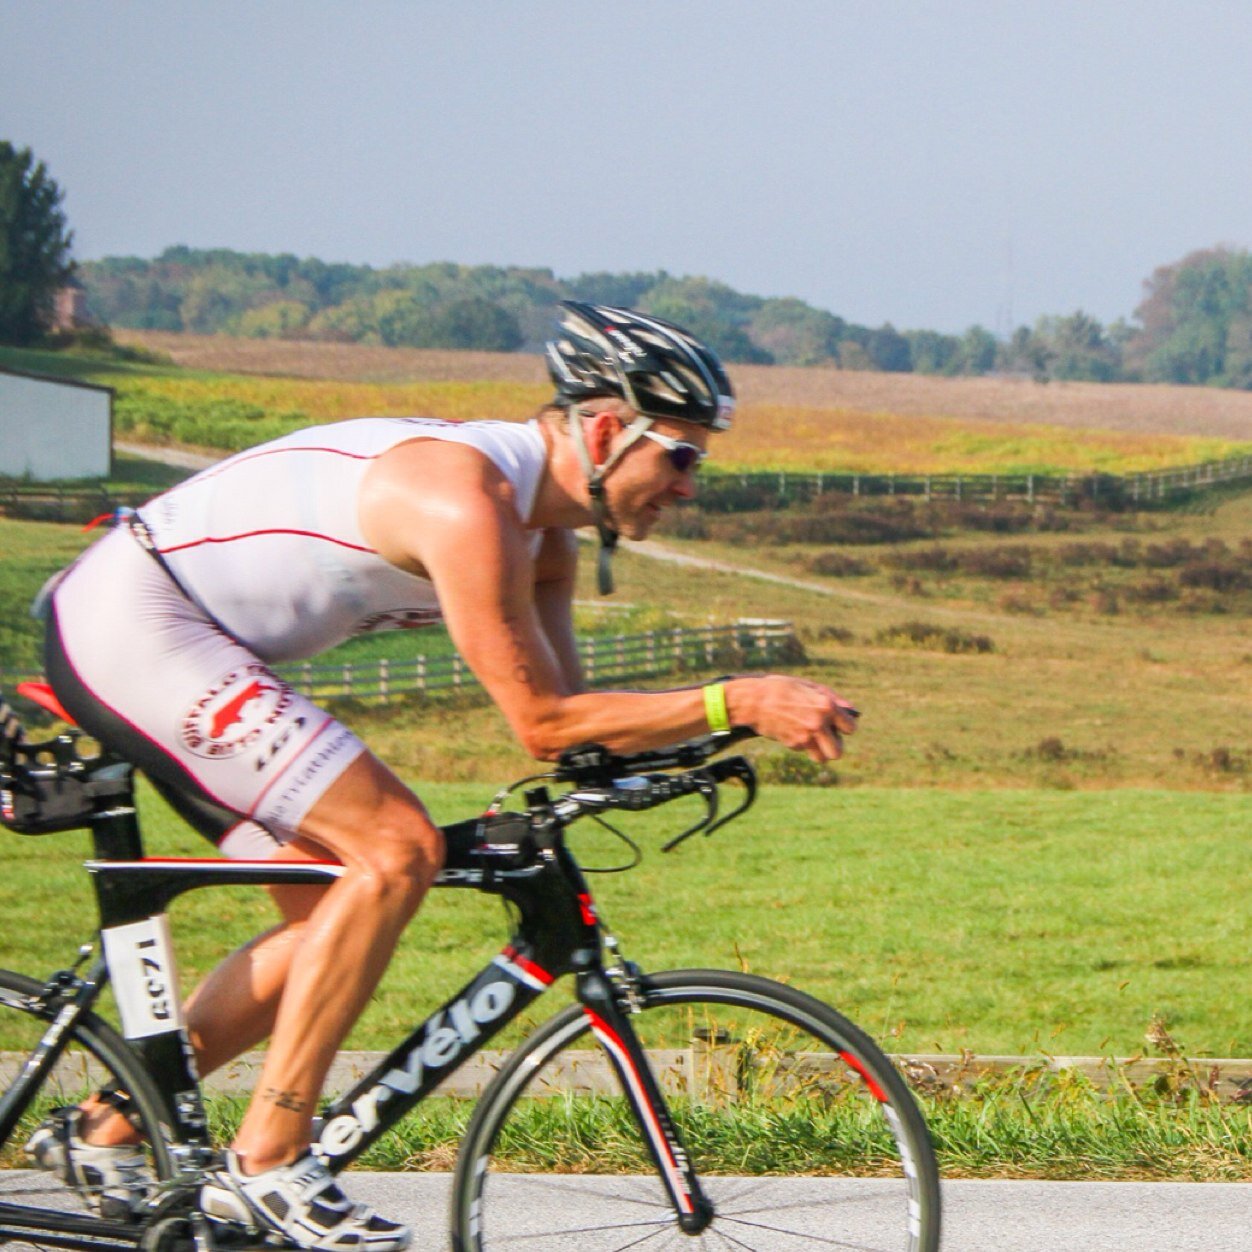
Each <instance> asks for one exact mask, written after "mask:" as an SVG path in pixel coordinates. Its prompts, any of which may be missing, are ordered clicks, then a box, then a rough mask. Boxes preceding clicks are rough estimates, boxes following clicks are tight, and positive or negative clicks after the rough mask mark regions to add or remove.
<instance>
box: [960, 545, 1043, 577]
mask: <svg viewBox="0 0 1252 1252" xmlns="http://www.w3.org/2000/svg"><path fill="white" fill-rule="evenodd" d="M957 562H958V564H959V565H960V568H961V572H962V573H965V574H976V575H978V576H979V577H981V578H1029V577H1030V570H1031V552H1030V549H1029V548H1027V547H1024V546H1023V545H1021V544H1015V545H1012V546H1002V547H990V548H970V549H969V550H967V551H965V552H962V553H960V554H959V556H958V557H957Z"/></svg>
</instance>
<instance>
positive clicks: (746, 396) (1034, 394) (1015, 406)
mask: <svg viewBox="0 0 1252 1252" xmlns="http://www.w3.org/2000/svg"><path fill="white" fill-rule="evenodd" d="M118 337H119V339H121V340H122V341H124V342H127V343H133V344H136V345H139V346H143V347H145V348H148V349H151V350H155V351H156V352H158V353H161V354H163V355H165V356H166V357H168V359H170V360H171V361H175V362H177V363H178V364H180V365H184V366H186V367H187V368H189V369H194V370H209V371H221V372H224V373H230V374H272V375H278V376H283V377H292V378H324V379H335V380H345V379H352V380H358V381H364V382H415V381H449V380H457V379H465V378H475V379H481V380H491V381H507V382H514V383H522V384H530V385H534V386H539V387H546V382H547V379H546V374H545V370H544V366H543V362H542V360H541V358H540V357H538V356H531V355H524V354H519V353H515V352H507V353H506V352H437V351H429V350H425V349H419V348H381V347H378V348H375V347H368V346H366V345H363V344H334V343H305V342H300V341H285V340H279V339H265V340H261V339H238V338H234V337H232V336H228V335H181V334H170V333H167V332H162V331H136V330H124V331H119V332H118ZM731 374H732V377H733V380H734V383H735V388H736V391H737V393H738V395H739V397H740V399H741V401H742V403H743V406H744V410H743V417H744V420H745V421H749V420H751V419H752V416H753V413H754V411H755V409H756V406H758V405H762V406H767V405H780V406H784V407H790V408H796V409H836V410H844V411H846V412H848V413H858V414H887V413H894V414H898V415H900V416H905V417H952V418H960V419H964V420H969V419H973V420H976V421H984V422H1001V423H1009V424H1011V425H1019V424H1035V425H1045V426H1065V427H1072V428H1075V429H1094V430H1124V431H1131V432H1135V433H1157V434H1175V435H1190V434H1201V435H1212V436H1216V437H1218V438H1223V439H1236V440H1247V439H1252V395H1250V394H1249V393H1248V392H1241V391H1223V390H1219V389H1217V388H1213V387H1168V386H1158V385H1135V384H1122V383H1119V384H1117V385H1108V384H1102V383H1048V384H1039V383H1035V382H1032V381H1030V380H1029V379H1022V378H932V377H926V376H924V375H913V374H880V373H866V372H861V371H858V370H836V369H818V368H807V369H804V368H790V367H781V366H762V365H734V366H732V367H731Z"/></svg>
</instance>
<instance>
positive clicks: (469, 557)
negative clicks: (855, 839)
mask: <svg viewBox="0 0 1252 1252" xmlns="http://www.w3.org/2000/svg"><path fill="white" fill-rule="evenodd" d="M361 524H362V528H363V530H364V532H365V535H366V537H367V539H368V540H369V541H370V543H371V544H373V546H374V547H375V548H376V549H377V550H378V552H379V553H380V555H382V556H384V557H385V558H386V559H387V560H390V561H391V562H392V563H393V564H395V565H397V566H399V567H400V568H402V569H409V570H412V571H413V572H415V573H420V574H423V575H425V576H427V577H429V578H430V579H431V580H432V581H433V582H434V584H435V588H436V590H437V592H438V594H439V603H440V606H441V608H442V610H443V613H444V618H445V620H446V621H447V624H448V630H449V632H450V634H451V635H452V640H453V642H454V643H455V644H456V646H457V648H458V650H459V651H460V653H461V655H462V656H463V657H464V658H465V660H466V661H467V662H468V663H469V666H470V668H471V669H472V670H473V671H474V673H475V674H476V675H477V677H478V679H479V681H480V682H482V684H483V686H484V687H485V688H486V689H487V692H488V693H489V694H490V696H491V698H492V699H493V700H494V701H495V702H496V704H497V705H498V706H499V708H500V711H501V712H502V713H503V714H504V716H505V718H506V719H507V720H508V722H509V725H510V726H511V727H512V728H513V731H514V733H515V734H516V735H517V737H518V739H519V740H520V741H521V743H522V744H523V746H524V747H525V748H526V749H527V751H529V752H530V753H531V755H533V756H535V757H538V758H540V759H542V760H551V759H554V758H555V757H556V756H558V755H559V754H560V753H561V752H562V751H564V750H565V749H566V748H569V747H573V746H575V745H577V744H580V743H588V742H596V743H602V744H604V745H605V746H606V747H608V748H610V749H612V750H614V751H618V752H638V751H642V750H644V749H646V748H655V747H662V746H664V745H666V744H670V743H674V742H676V741H678V740H681V739H687V738H690V737H691V736H693V735H698V734H703V733H704V732H705V731H707V729H708V722H707V719H706V715H705V708H704V697H703V693H702V692H701V690H700V688H698V687H696V688H684V689H680V690H677V691H656V692H651V691H649V692H617V691H597V692H581V691H574V692H571V691H570V689H569V685H568V681H567V678H566V675H565V673H564V672H563V670H562V666H561V661H560V659H559V656H558V652H557V649H556V648H554V646H553V643H552V641H551V640H550V639H549V637H548V635H547V633H546V632H545V630H544V625H543V619H542V617H541V614H540V610H539V606H538V604H537V603H536V597H535V567H534V563H533V561H532V559H531V556H530V551H529V546H528V542H527V532H526V531H525V529H524V528H523V527H522V525H521V523H520V521H519V520H518V517H517V512H516V509H515V507H514V504H513V498H512V492H511V489H510V488H509V485H508V483H507V482H506V481H505V480H504V478H503V476H502V475H501V474H500V472H499V471H498V470H497V469H496V468H495V466H494V465H492V464H491V463H490V461H488V460H487V459H486V458H484V457H482V456H481V455H479V454H478V453H476V452H474V451H472V450H471V449H467V448H464V447H461V446H459V445H454V444H436V443H433V442H423V443H420V444H417V443H415V444H407V445H403V446H402V447H400V448H396V449H393V450H392V451H391V452H389V453H388V454H387V455H386V456H385V457H384V458H381V459H380V463H379V464H377V465H376V466H375V467H373V468H372V469H371V471H370V477H369V479H367V482H366V484H365V486H364V488H363V492H362V498H361ZM726 698H727V706H728V711H729V714H730V720H731V722H732V724H735V725H746V726H751V727H752V728H753V729H755V730H756V731H757V732H758V733H760V734H762V735H766V736H767V737H769V738H771V739H775V740H777V741H778V742H780V743H783V744H785V745H786V746H787V747H790V748H795V749H798V750H801V751H804V752H807V753H808V754H809V756H811V757H812V758H813V759H814V760H819V761H822V760H834V759H836V758H837V757H838V756H839V755H840V742H839V734H840V733H850V732H851V731H852V730H854V729H855V722H854V720H853V717H852V715H851V714H848V713H845V712H843V710H844V709H846V708H847V707H848V706H847V704H846V703H845V702H843V701H841V700H840V699H839V698H838V697H837V696H835V694H834V692H832V691H830V690H829V689H828V688H826V687H823V686H821V685H820V684H818V683H812V682H807V681H805V680H801V679H794V678H789V677H786V676H783V675H777V674H775V675H766V676H763V677H761V678H747V679H733V680H731V681H730V682H728V683H727V685H726Z"/></svg>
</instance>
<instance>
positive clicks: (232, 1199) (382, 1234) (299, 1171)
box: [200, 1151, 412, 1252]
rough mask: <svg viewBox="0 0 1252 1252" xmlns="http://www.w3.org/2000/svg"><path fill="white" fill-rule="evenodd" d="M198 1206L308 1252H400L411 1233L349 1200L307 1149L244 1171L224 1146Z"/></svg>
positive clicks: (206, 1180) (407, 1243) (220, 1218)
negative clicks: (254, 1171) (286, 1159)
mask: <svg viewBox="0 0 1252 1252" xmlns="http://www.w3.org/2000/svg"><path fill="white" fill-rule="evenodd" d="M200 1207H201V1208H202V1209H203V1210H204V1212H205V1214H206V1215H207V1216H209V1217H211V1218H217V1219H218V1220H220V1221H230V1222H241V1223H243V1224H245V1225H250V1226H256V1225H260V1226H263V1227H265V1228H267V1229H269V1230H272V1231H274V1232H276V1233H277V1234H280V1235H282V1236H283V1238H284V1239H286V1240H287V1241H288V1242H290V1243H294V1244H295V1245H296V1246H298V1247H301V1248H308V1249H310V1250H311V1252H402V1249H404V1248H407V1247H408V1246H409V1240H410V1239H411V1238H412V1232H411V1231H410V1230H409V1228H408V1227H407V1226H401V1225H400V1224H399V1223H398V1222H392V1221H388V1220H387V1219H386V1218H385V1217H380V1216H379V1215H378V1214H377V1213H376V1212H375V1211H374V1210H373V1209H372V1208H370V1207H369V1206H368V1205H365V1204H357V1203H354V1202H353V1201H352V1200H349V1199H348V1197H347V1196H346V1195H344V1193H343V1191H342V1190H340V1187H339V1184H338V1182H336V1180H335V1176H334V1175H333V1174H332V1173H331V1172H330V1170H328V1169H327V1168H326V1166H325V1165H324V1164H323V1163H322V1162H321V1161H319V1160H318V1159H317V1157H315V1156H313V1155H312V1154H311V1153H306V1154H305V1155H304V1156H301V1157H299V1158H297V1159H296V1160H294V1161H292V1162H291V1163H290V1164H289V1165H279V1166H277V1167H276V1168H275V1169H267V1170H265V1171H264V1172H262V1173H260V1174H252V1175H248V1174H245V1173H243V1171H242V1170H241V1169H240V1168H239V1158H238V1157H237V1156H236V1155H235V1154H234V1152H230V1151H228V1152H227V1153H226V1159H225V1162H224V1163H223V1166H222V1168H221V1169H217V1170H213V1171H211V1172H210V1173H208V1174H206V1175H205V1179H204V1182H203V1183H202V1184H201V1187H200Z"/></svg>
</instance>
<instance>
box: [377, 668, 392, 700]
mask: <svg viewBox="0 0 1252 1252" xmlns="http://www.w3.org/2000/svg"><path fill="white" fill-rule="evenodd" d="M390 678H391V662H390V660H388V658H387V657H383V659H382V660H381V661H379V662H378V694H379V695H380V696H382V698H383V703H384V704H390V703H391V692H390V682H389V680H390Z"/></svg>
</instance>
